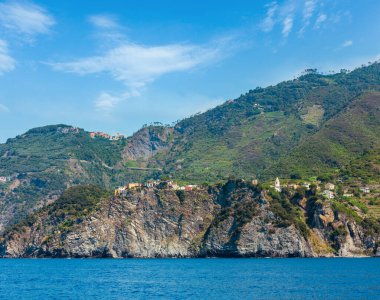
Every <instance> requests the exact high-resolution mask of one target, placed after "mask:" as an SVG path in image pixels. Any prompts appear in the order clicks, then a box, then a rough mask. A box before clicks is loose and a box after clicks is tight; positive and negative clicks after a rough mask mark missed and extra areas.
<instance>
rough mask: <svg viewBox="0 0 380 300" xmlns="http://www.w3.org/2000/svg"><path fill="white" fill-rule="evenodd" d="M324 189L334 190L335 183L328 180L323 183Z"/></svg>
mask: <svg viewBox="0 0 380 300" xmlns="http://www.w3.org/2000/svg"><path fill="white" fill-rule="evenodd" d="M325 189H326V190H329V191H333V190H335V185H334V184H332V183H330V182H328V183H326V184H325Z"/></svg>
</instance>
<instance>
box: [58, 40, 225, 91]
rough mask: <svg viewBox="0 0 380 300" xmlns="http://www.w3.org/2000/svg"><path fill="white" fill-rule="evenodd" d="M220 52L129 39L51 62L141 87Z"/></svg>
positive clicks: (193, 46) (205, 48)
mask: <svg viewBox="0 0 380 300" xmlns="http://www.w3.org/2000/svg"><path fill="white" fill-rule="evenodd" d="M220 55H221V49H220V48H218V47H203V46H197V45H182V44H171V45H164V46H145V45H138V44H132V43H126V44H124V45H121V46H119V47H116V48H113V49H111V50H109V51H108V52H106V53H104V54H103V55H100V56H92V57H88V58H83V59H79V60H76V61H72V62H65V63H52V64H51V65H52V66H53V68H54V69H55V70H59V71H65V72H70V73H76V74H79V75H87V74H95V73H107V74H110V75H111V76H112V77H113V78H114V79H115V80H117V81H121V82H123V83H124V84H125V85H126V86H128V87H129V88H131V89H139V88H142V87H144V86H145V85H146V84H148V83H150V82H152V81H154V80H156V79H157V78H158V77H160V76H162V75H164V74H167V73H171V72H177V71H186V70H190V69H192V68H194V67H197V66H199V65H202V64H206V63H208V62H210V61H212V60H215V59H216V58H217V57H218V56H220Z"/></svg>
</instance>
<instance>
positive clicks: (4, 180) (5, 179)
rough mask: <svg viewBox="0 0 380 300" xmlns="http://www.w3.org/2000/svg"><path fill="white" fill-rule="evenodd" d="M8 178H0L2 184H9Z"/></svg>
mask: <svg viewBox="0 0 380 300" xmlns="http://www.w3.org/2000/svg"><path fill="white" fill-rule="evenodd" d="M7 179H8V178H7V177H5V176H0V183H6V182H7Z"/></svg>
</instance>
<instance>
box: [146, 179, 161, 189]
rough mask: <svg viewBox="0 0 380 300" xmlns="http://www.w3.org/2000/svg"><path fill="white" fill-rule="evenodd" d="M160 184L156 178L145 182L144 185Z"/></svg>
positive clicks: (153, 185)
mask: <svg viewBox="0 0 380 300" xmlns="http://www.w3.org/2000/svg"><path fill="white" fill-rule="evenodd" d="M158 184H159V182H158V181H156V180H148V181H147V182H145V183H144V186H145V187H147V188H153V187H156V186H157V185H158Z"/></svg>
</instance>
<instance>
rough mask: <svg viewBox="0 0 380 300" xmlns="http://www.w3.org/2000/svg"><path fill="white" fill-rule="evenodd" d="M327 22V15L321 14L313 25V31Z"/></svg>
mask: <svg viewBox="0 0 380 300" xmlns="http://www.w3.org/2000/svg"><path fill="white" fill-rule="evenodd" d="M326 20H327V15H326V14H324V13H321V14H320V15H319V16H318V18H317V20H316V21H315V24H314V29H319V28H320V27H321V25H322V24H323V23H324V22H326Z"/></svg>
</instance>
